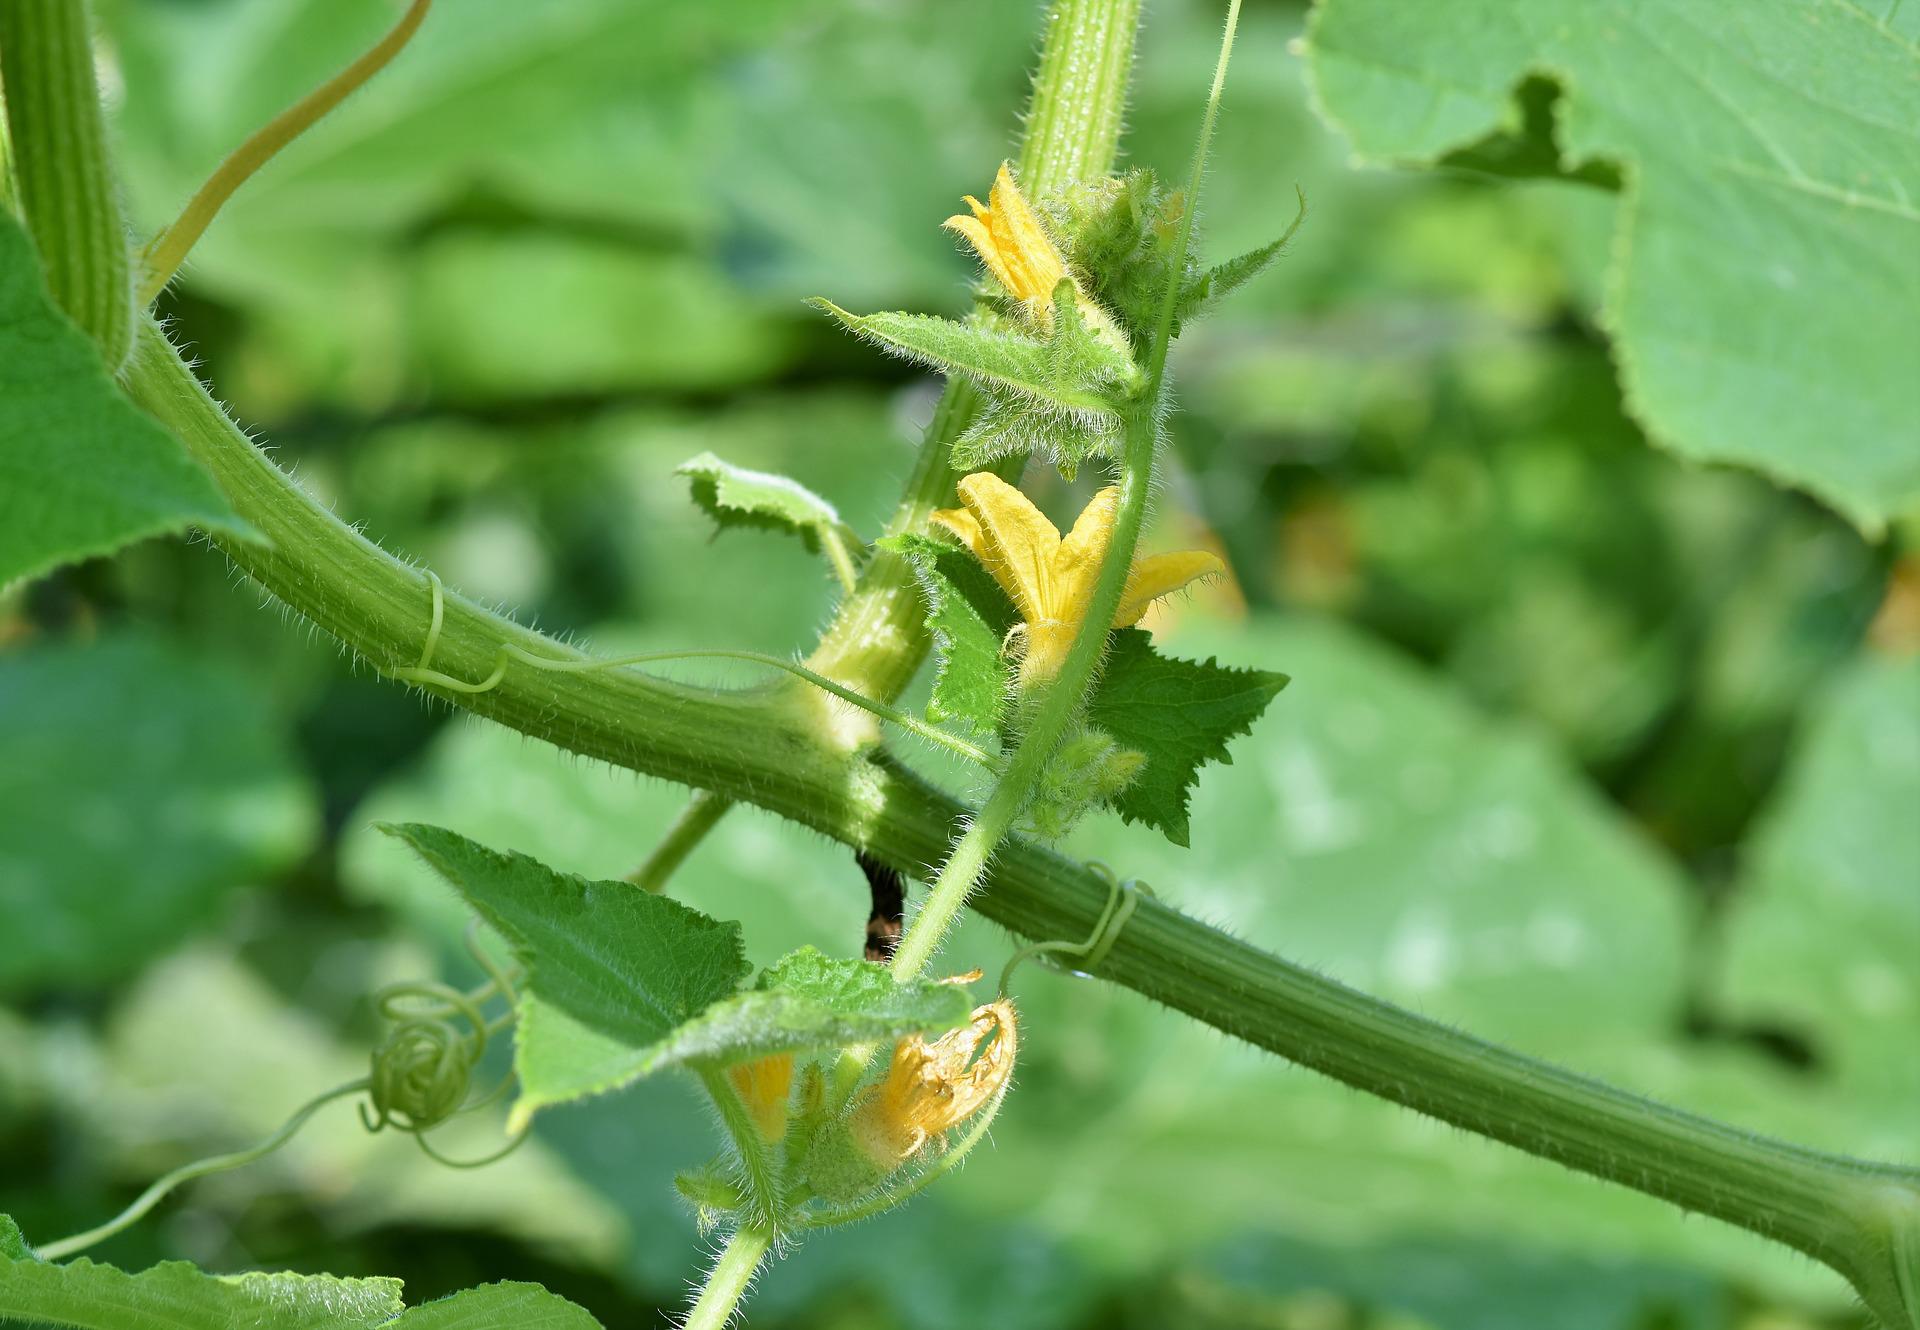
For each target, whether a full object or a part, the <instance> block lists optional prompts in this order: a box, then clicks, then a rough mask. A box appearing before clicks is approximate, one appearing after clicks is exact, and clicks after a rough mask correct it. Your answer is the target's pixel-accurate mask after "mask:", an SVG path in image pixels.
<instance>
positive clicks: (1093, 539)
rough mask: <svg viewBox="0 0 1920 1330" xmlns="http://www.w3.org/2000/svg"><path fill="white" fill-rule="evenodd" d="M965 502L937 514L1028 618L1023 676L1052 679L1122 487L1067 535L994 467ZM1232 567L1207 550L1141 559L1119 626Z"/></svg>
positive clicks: (1084, 604)
mask: <svg viewBox="0 0 1920 1330" xmlns="http://www.w3.org/2000/svg"><path fill="white" fill-rule="evenodd" d="M960 501H961V502H962V503H964V504H965V505H966V507H965V508H943V509H941V510H940V511H938V512H936V513H934V515H933V520H934V521H935V522H938V523H939V524H940V525H941V526H943V527H945V528H946V529H947V530H949V531H951V532H953V534H954V535H956V536H958V537H960V539H961V541H962V542H964V543H965V545H966V547H967V548H968V549H970V550H972V551H973V556H974V557H975V558H976V559H978V560H980V562H981V564H982V565H984V566H985V568H986V570H987V571H988V572H989V573H991V574H993V580H994V581H996V582H998V583H999V584H1000V586H1001V589H1002V590H1004V591H1005V592H1006V593H1007V596H1008V598H1009V599H1011V600H1012V601H1013V604H1014V608H1015V609H1016V610H1018V611H1019V613H1020V617H1021V619H1023V620H1024V621H1025V624H1026V633H1025V636H1026V656H1025V658H1024V659H1023V660H1022V661H1021V663H1020V678H1021V682H1022V683H1023V684H1028V685H1032V684H1037V683H1045V682H1047V681H1049V680H1051V679H1053V678H1054V677H1055V676H1056V675H1058V674H1059V673H1060V667H1061V666H1062V665H1064V664H1065V663H1066V660H1067V652H1068V651H1069V650H1070V649H1072V647H1073V639H1074V638H1075V637H1076V636H1077V635H1078V634H1079V632H1080V623H1081V621H1082V620H1083V619H1085V618H1086V617H1087V610H1088V608H1089V605H1090V602H1091V601H1092V600H1093V589H1094V584H1095V583H1096V582H1098V581H1099V580H1100V562H1101V560H1102V559H1104V558H1105V557H1106V553H1107V541H1108V540H1109V539H1110V538H1111V536H1112V533H1113V519H1114V515H1115V512H1116V510H1117V509H1118V507H1119V504H1120V490H1119V488H1118V487H1117V486H1111V485H1110V486H1108V487H1107V488H1106V489H1103V490H1101V491H1100V492H1099V493H1098V494H1096V495H1094V496H1093V500H1092V502H1090V503H1089V504H1087V506H1086V508H1085V509H1084V510H1083V511H1082V512H1081V514H1080V517H1079V520H1077V521H1076V522H1074V524H1073V530H1072V531H1070V532H1068V533H1067V536H1066V539H1064V540H1062V539H1061V537H1060V530H1059V528H1058V527H1056V526H1054V524H1053V523H1051V522H1049V521H1048V520H1047V519H1046V517H1045V516H1044V515H1043V514H1042V513H1041V512H1040V510H1039V509H1038V508H1035V507H1034V506H1033V503H1032V502H1031V501H1030V500H1029V499H1028V498H1027V496H1026V495H1024V494H1022V493H1021V492H1020V491H1019V490H1017V489H1015V488H1014V487H1013V486H1011V485H1009V484H1007V482H1006V481H1004V480H1002V479H1000V477H998V476H996V475H994V474H993V473H992V472H990V471H976V472H975V473H974V474H973V475H970V476H968V477H967V478H966V479H964V480H962V481H961V482H960ZM1226 568H1227V566H1226V564H1225V563H1223V562H1222V561H1221V559H1220V557H1219V556H1218V555H1216V554H1211V553H1208V552H1207V551H1205V550H1183V551H1181V552H1180V553H1177V554H1154V555H1149V556H1148V557H1147V558H1144V559H1139V560H1136V561H1135V563H1134V565H1133V570H1132V571H1131V572H1130V573H1129V574H1128V575H1127V587H1126V591H1125V592H1124V593H1123V594H1122V595H1121V597H1120V607H1119V608H1118V609H1117V610H1115V611H1114V614H1113V626H1114V627H1115V628H1128V627H1131V626H1132V625H1134V624H1136V623H1138V622H1140V616H1141V615H1143V614H1145V613H1146V612H1147V607H1148V606H1149V605H1151V604H1152V603H1153V602H1154V601H1156V600H1158V599H1159V598H1160V597H1162V596H1165V595H1169V594H1171V593H1172V592H1175V591H1178V590H1179V589H1180V588H1181V587H1184V586H1186V585H1187V584H1188V583H1189V582H1192V581H1194V580H1195V579H1197V578H1201V577H1209V576H1212V575H1214V574H1217V573H1223V572H1225V571H1226Z"/></svg>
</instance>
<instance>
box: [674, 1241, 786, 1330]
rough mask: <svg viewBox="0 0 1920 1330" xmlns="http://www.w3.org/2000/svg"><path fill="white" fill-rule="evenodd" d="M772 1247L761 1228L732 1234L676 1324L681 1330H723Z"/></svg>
mask: <svg viewBox="0 0 1920 1330" xmlns="http://www.w3.org/2000/svg"><path fill="white" fill-rule="evenodd" d="M772 1245H773V1234H771V1233H770V1232H768V1231H767V1230H766V1229H764V1228H757V1227H755V1226H754V1225H752V1224H748V1225H747V1226H745V1227H744V1228H740V1229H738V1230H736V1231H735V1232H734V1235H733V1236H732V1237H730V1238H728V1239H727V1245H726V1246H725V1247H723V1248H722V1249H721V1251H720V1259H719V1260H717V1261H715V1262H714V1263H713V1269H712V1270H710V1271H708V1272H707V1282H706V1283H705V1284H703V1285H702V1286H701V1288H700V1296H699V1297H698V1298H697V1299H695V1301H694V1304H693V1309H692V1310H691V1311H689V1312H688V1313H687V1319H686V1320H685V1321H682V1322H681V1323H680V1324H681V1330H726V1326H727V1324H728V1323H729V1322H730V1321H732V1320H733V1311H734V1308H736V1307H738V1306H739V1305H740V1300H741V1299H742V1298H744V1297H746V1295H747V1287H748V1285H750V1284H752V1283H753V1276H754V1272H755V1271H757V1270H758V1269H759V1268H760V1262H761V1261H763V1260H765V1259H766V1257H767V1249H768V1248H769V1247H771V1246H772Z"/></svg>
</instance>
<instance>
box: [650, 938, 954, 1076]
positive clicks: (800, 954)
mask: <svg viewBox="0 0 1920 1330" xmlns="http://www.w3.org/2000/svg"><path fill="white" fill-rule="evenodd" d="M972 1010H973V1001H972V999H970V998H969V997H968V996H967V991H966V990H965V989H964V988H961V987H959V986H957V985H954V984H941V983H934V982H932V981H930V980H925V979H916V980H914V981H913V982H911V983H905V984H901V983H896V982H894V978H893V975H892V974H890V973H889V972H888V971H887V969H886V967H885V966H882V965H874V964H872V963H871V962H869V961H864V960H838V959H834V958H832V957H828V956H823V955H822V954H821V953H820V952H818V951H816V950H815V949H814V948H812V947H802V948H800V949H799V950H798V951H795V952H791V953H789V954H788V955H787V956H785V957H782V958H781V959H780V960H779V961H778V962H777V963H776V964H774V965H772V966H770V967H769V968H768V969H766V970H765V971H763V972H762V973H761V975H760V979H759V982H757V983H756V984H755V985H754V986H753V988H752V989H750V990H749V991H747V992H745V993H740V994H737V995H735V996H733V997H730V998H726V999H724V1000H723V1001H720V1002H716V1003H714V1004H713V1005H712V1006H711V1007H708V1008H707V1009H706V1010H705V1011H704V1012H702V1013H701V1014H700V1015H698V1016H696V1017H695V1018H694V1019H692V1020H691V1021H688V1022H687V1023H686V1024H685V1025H682V1026H681V1027H680V1028H679V1029H677V1030H675V1031H674V1032H673V1033H672V1034H671V1035H670V1036H668V1038H667V1039H665V1040H664V1041H662V1043H661V1044H660V1048H659V1052H658V1055H657V1057H656V1059H655V1062H654V1066H655V1067H664V1066H670V1065H673V1064H676V1063H683V1062H704V1063H708V1064H714V1065H724V1064H726V1063H730V1062H744V1061H748V1060H750V1059H753V1058H759V1057H766V1056H767V1055H769V1054H772V1053H801V1052H808V1051H812V1050H816V1049H824V1048H839V1047H842V1046H844V1045H847V1044H858V1043H871V1042H881V1041H886V1040H893V1039H899V1038H902V1037H904V1036H906V1035H910V1034H936V1033H939V1032H942V1031H945V1030H951V1029H953V1028H954V1027H956V1026H959V1025H964V1024H965V1023H966V1020H967V1016H968V1014H969V1013H970V1012H971V1011H972Z"/></svg>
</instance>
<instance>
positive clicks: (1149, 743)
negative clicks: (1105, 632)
mask: <svg viewBox="0 0 1920 1330" xmlns="http://www.w3.org/2000/svg"><path fill="white" fill-rule="evenodd" d="M1286 686H1287V676H1286V675H1284V674H1276V673H1274V672H1272V671H1270V670H1243V669H1234V668H1231V667H1229V666H1224V665H1220V664H1217V663H1216V662H1214V661H1212V660H1208V661H1205V662H1199V661H1191V660H1179V659H1176V658H1174V657H1170V656H1163V655H1161V654H1160V653H1159V652H1157V651H1155V650H1154V649H1153V639H1152V638H1151V637H1149V636H1148V635H1147V634H1146V633H1144V632H1142V631H1140V630H1139V629H1138V628H1123V629H1121V630H1120V631H1119V632H1117V633H1115V634H1114V636H1113V645H1112V646H1111V647H1110V648H1109V649H1108V651H1107V662H1106V665H1105V667H1104V668H1103V669H1102V671H1101V674H1100V684H1099V687H1098V688H1096V689H1095V690H1094V693H1093V697H1092V699H1091V700H1090V701H1089V702H1088V704H1087V718H1088V719H1089V720H1090V721H1092V722H1093V723H1094V724H1095V725H1098V726H1100V727H1101V728H1102V729H1104V730H1106V731H1107V732H1108V733H1110V734H1112V735H1113V737H1114V738H1115V739H1118V740H1119V741H1120V742H1121V743H1123V744H1125V745H1126V746H1127V747H1128V748H1131V749H1134V750H1136V751H1138V752H1141V753H1144V754H1146V757H1147V761H1146V765H1145V766H1144V767H1143V768H1142V769H1141V770H1140V773H1139V774H1138V775H1137V776H1136V777H1135V778H1134V779H1133V781H1132V783H1131V784H1129V785H1128V786H1127V787H1126V788H1125V789H1124V790H1123V791H1121V793H1120V794H1119V795H1118V797H1116V798H1115V799H1114V800H1113V806H1114V808H1115V810H1116V811H1118V812H1119V814H1120V816H1122V817H1124V818H1126V819H1127V820H1128V821H1129V822H1145V823H1146V824H1147V825H1148V826H1151V827H1155V828H1157V829H1158V830H1160V831H1161V832H1162V833H1163V834H1165V836H1166V838H1167V839H1168V840H1170V841H1172V842H1173V843H1174V844H1175V845H1186V844H1187V843H1188V839H1187V831H1188V828H1187V794H1188V792H1189V791H1190V790H1191V789H1192V788H1193V783H1194V781H1196V780H1197V779H1199V775H1200V768H1201V767H1202V766H1204V765H1205V764H1206V763H1208V762H1220V763H1225V764H1230V763H1232V761H1233V758H1232V757H1231V756H1230V755H1229V754H1228V752H1227V741H1228V740H1229V739H1232V738H1234V737H1235V736H1236V735H1242V734H1246V733H1247V732H1248V731H1249V730H1251V729H1252V728H1253V722H1254V721H1255V720H1257V719H1259V717H1260V713H1261V712H1263V711H1265V710H1266V709H1267V704H1268V703H1269V702H1271V701H1273V699H1274V698H1275V697H1277V696H1278V695H1279V693H1280V690H1281V689H1282V688H1285V687H1286Z"/></svg>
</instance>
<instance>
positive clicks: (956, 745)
mask: <svg viewBox="0 0 1920 1330" xmlns="http://www.w3.org/2000/svg"><path fill="white" fill-rule="evenodd" d="M427 584H428V586H429V587H430V588H431V589H432V592H433V619H432V624H431V626H430V627H429V628H428V630H427V641H426V646H425V648H424V649H423V650H422V651H421V653H420V663H419V664H417V665H410V666H405V667H403V668H400V669H396V670H390V671H388V673H389V674H391V675H392V676H393V677H394V678H396V679H399V680H402V681H403V682H406V683H414V684H423V685H428V686H431V687H434V688H442V689H445V690H446V691H448V692H451V693H488V692H492V691H493V690H494V689H495V688H498V687H499V686H500V683H501V681H502V680H503V679H505V678H506V677H507V665H508V663H509V662H511V661H519V662H520V663H521V664H523V665H531V666H532V667H533V668H534V669H537V670H550V671H553V672H554V673H559V674H589V673H593V672H596V671H600V670H617V669H625V668H628V667H631V666H634V665H653V664H659V663H663V662H665V661H671V660H744V661H748V662H750V663H752V664H755V665H765V666H768V667H770V668H772V669H776V670H783V671H785V672H786V673H788V674H791V675H793V676H794V677H796V678H799V679H804V680H806V681H807V682H808V683H810V684H812V685H813V686H814V687H816V688H819V689H821V690H822V691H824V692H827V693H831V694H832V695H833V696H835V697H837V698H839V699H840V700H841V701H842V702H845V703H848V704H849V705H851V706H856V707H858V708H860V709H861V710H862V711H865V712H869V713H870V714H872V715H875V716H878V717H880V719H882V720H885V721H891V722H892V723H893V724H895V725H898V726H899V727H900V728H901V729H903V730H906V731H907V732H908V733H910V734H915V735H918V736H919V737H920V738H922V739H925V740H927V742H929V743H933V744H938V745H939V746H940V747H942V748H945V749H947V750H948V751H949V752H953V753H958V754H959V755H960V756H961V757H964V758H966V759H967V760H968V761H970V762H976V763H978V764H979V765H981V766H983V767H985V768H986V769H987V770H989V771H991V772H995V773H996V774H997V773H999V772H1001V771H1002V770H1003V769H1004V766H1005V764H1004V763H1003V762H1002V761H1001V759H1000V758H998V757H996V756H995V755H994V754H992V753H989V752H988V751H987V750H986V749H984V748H981V747H979V746H978V745H977V744H973V743H969V742H968V741H967V740H965V739H962V738H961V737H960V736H959V735H956V734H949V733H947V732H946V731H945V730H943V729H941V728H939V727H938V726H936V725H929V724H927V722H925V721H923V720H921V719H920V718H919V717H917V716H910V715H908V714H907V713H906V712H904V711H899V710H896V709H895V708H893V707H890V706H888V705H886V704H885V703H884V702H876V701H874V700H873V699H872V698H870V697H864V696H862V695H861V694H859V693H856V692H854V691H853V690H852V689H851V688H848V687H846V686H844V685H842V684H838V683H835V682H834V681H833V680H832V679H829V678H827V677H826V676H825V675H824V674H816V673H815V672H814V671H812V670H810V669H808V668H807V667H806V666H804V665H800V664H796V663H795V662H793V661H790V660H786V659H783V658H782V657H779V656H771V655H768V654H766V653H765V652H761V651H730V650H726V649H724V648H718V647H714V648H702V649H699V650H693V651H642V652H639V653H638V654H636V655H631V656H610V657H605V658H600V659H592V660H557V659H555V658H554V657H552V656H538V655H535V654H534V653H533V652H531V651H528V650H526V649H525V648H524V647H520V646H516V645H515V644H513V643H511V642H502V643H501V644H500V653H499V655H498V656H497V657H495V659H494V665H493V670H492V672H491V673H490V674H488V675H487V676H486V677H485V678H484V679H482V680H480V682H478V683H469V682H467V681H466V680H464V679H456V678H454V677H453V676H452V675H450V674H445V673H442V672H441V671H439V670H436V669H433V668H431V664H432V660H433V648H434V646H435V645H436V644H437V642H438V641H439V629H440V623H441V618H442V615H443V613H444V611H443V608H442V605H443V597H444V592H443V591H442V589H441V585H440V578H439V576H438V575H437V574H435V573H434V572H433V571H432V570H430V569H429V570H428V571H427Z"/></svg>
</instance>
